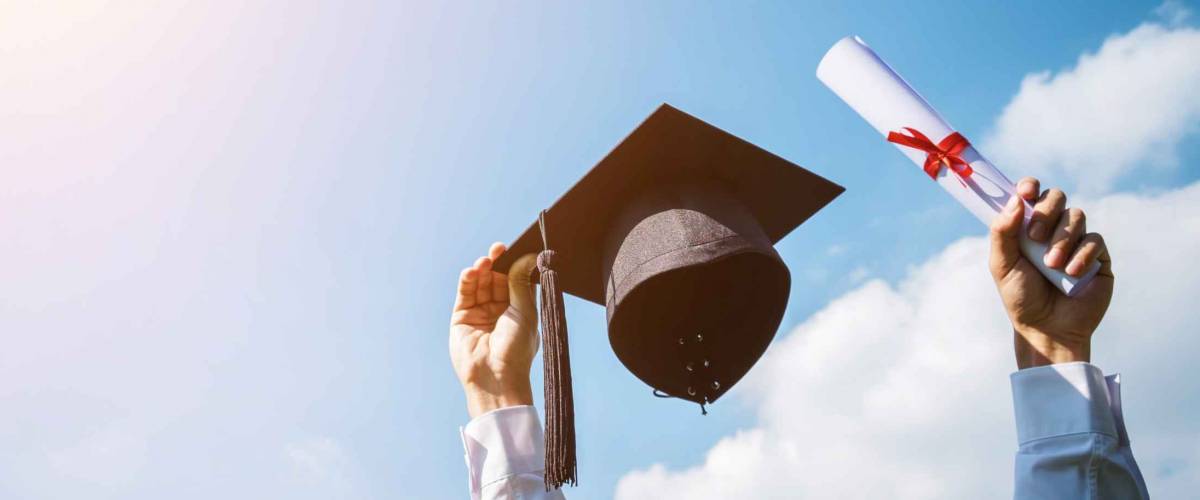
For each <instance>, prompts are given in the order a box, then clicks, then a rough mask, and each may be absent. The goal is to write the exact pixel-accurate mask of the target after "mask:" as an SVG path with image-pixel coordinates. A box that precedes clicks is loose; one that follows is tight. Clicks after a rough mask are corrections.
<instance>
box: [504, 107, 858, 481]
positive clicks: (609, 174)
mask: <svg viewBox="0 0 1200 500" xmlns="http://www.w3.org/2000/svg"><path fill="white" fill-rule="evenodd" d="M842 191H843V188H842V187H841V186H838V185H836V184H834V183H832V182H829V181H828V180H826V179H824V178H822V177H820V176H818V175H816V174H813V173H812V172H809V171H807V170H805V169H803V168H800V167H799V166H797V165H795V164H792V163H791V162H789V161H787V160H784V159H783V158H780V157H778V156H775V155H773V154H771V153H769V152H767V151H765V150H763V149H761V148H759V147H757V146H754V145H753V144H750V143H748V142H746V141H743V140H741V139H739V138H737V137H735V136H733V135H731V134H729V133H726V132H724V131H722V130H720V129H718V128H716V127H713V126H712V125H709V124H707V123H705V122H703V121H701V120H699V119H697V118H695V117H693V116H691V115H688V114H687V113H684V112H682V111H679V110H677V109H675V108H673V107H671V106H669V105H666V104H663V105H662V106H660V107H659V108H658V109H657V110H655V111H654V113H652V114H651V115H650V117H649V118H647V119H646V120H645V121H643V122H642V124H641V125H639V126H638V127H637V128H636V129H634V131H633V132H632V133H630V134H629V136H627V137H626V138H625V139H624V140H623V141H621V143H620V144H618V145H617V147H616V148H614V149H613V150H612V151H611V152H610V153H609V154H608V155H607V156H605V157H604V158H603V159H601V160H600V162H599V163H597V164H596V165H595V167H593V168H592V170H591V171H589V172H588V173H587V174H586V175H584V177H583V178H582V179H580V180H579V182H577V183H576V184H575V185H574V186H573V187H571V189H570V190H568V191H567V192H566V194H564V195H563V196H562V197H561V198H559V199H558V201H556V202H555V203H554V204H553V205H551V206H550V207H549V208H548V209H546V210H543V211H542V212H541V214H540V215H539V217H538V221H537V222H535V223H534V224H533V225H531V226H530V227H529V228H528V229H526V230H525V232H524V233H522V234H521V236H520V237H518V238H517V239H516V241H514V242H513V243H512V245H511V246H509V248H508V250H507V251H506V252H505V253H504V254H503V255H501V256H500V258H499V259H497V260H496V262H495V264H494V269H495V270H496V271H499V272H507V270H508V269H509V267H510V266H511V265H512V264H513V262H514V261H515V260H516V258H517V257H519V256H521V255H525V254H528V253H535V252H540V253H539V255H538V266H537V269H536V271H535V274H537V275H538V276H536V278H538V281H539V282H540V283H541V297H540V298H541V300H540V304H541V305H540V308H541V310H540V312H539V316H541V323H542V342H543V349H542V356H543V364H544V365H545V397H546V487H547V489H549V488H551V487H560V486H562V485H563V484H565V483H571V484H574V483H575V482H576V466H575V431H574V408H573V395H572V392H571V371H570V357H569V352H568V349H567V329H566V323H565V312H564V310H563V302H562V293H563V292H565V293H569V294H571V295H575V296H577V297H579V298H582V299H585V300H588V301H590V302H594V303H596V304H601V305H605V306H606V308H607V312H608V314H607V317H608V337H609V343H610V344H611V345H612V347H613V351H614V352H615V353H616V355H617V358H618V359H620V360H621V362H622V363H623V364H624V365H625V367H626V368H628V369H629V371H631V372H633V374H634V375H636V376H637V377H638V378H639V379H641V380H642V381H644V382H646V383H647V384H649V385H650V386H651V387H653V388H654V390H655V393H656V394H658V393H662V394H664V395H666V396H672V397H677V398H681V399H685V400H689V401H693V402H696V403H699V404H700V405H701V408H702V409H703V405H704V404H706V403H711V402H713V401H716V400H717V399H718V398H720V397H721V395H723V394H724V393H725V392H726V391H728V390H729V389H730V388H731V387H733V385H734V384H735V383H736V382H737V381H738V380H740V379H741V378H742V376H743V375H745V374H746V372H748V371H749V370H750V367H751V366H753V365H754V363H755V362H756V361H757V360H758V358H759V357H760V356H762V354H763V352H764V351H765V350H766V348H767V345H768V344H769V343H770V342H771V339H772V338H773V337H774V336H775V330H776V329H777V328H778V327H779V323H780V321H781V320H782V318H783V313H784V310H785V308H786V307H787V299H788V293H789V289H790V284H791V277H790V275H789V273H788V269H787V266H786V265H784V263H783V260H782V259H781V258H780V257H779V254H778V253H776V252H775V248H774V246H773V245H774V243H775V242H777V241H779V240H780V239H782V238H783V237H784V236H786V235H787V234H788V233H789V232H791V231H792V229H794V228H796V226H798V225H800V224H801V223H803V222H804V221H805V220H807V219H808V218H809V217H810V216H811V215H812V214H814V213H816V212H817V211H818V210H820V209H821V208H822V207H824V206H825V205H826V204H828V203H829V202H830V201H832V200H833V199H834V198H835V197H837V195H839V194H841V192H842Z"/></svg>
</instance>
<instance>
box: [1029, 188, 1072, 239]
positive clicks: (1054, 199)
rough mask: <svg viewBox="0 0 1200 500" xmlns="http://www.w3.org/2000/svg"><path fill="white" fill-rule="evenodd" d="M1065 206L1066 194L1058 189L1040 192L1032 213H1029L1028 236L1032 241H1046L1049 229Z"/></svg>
mask: <svg viewBox="0 0 1200 500" xmlns="http://www.w3.org/2000/svg"><path fill="white" fill-rule="evenodd" d="M1066 207H1067V195H1066V194H1063V192H1062V191H1061V190H1059V189H1049V190H1047V191H1046V192H1044V193H1042V196H1041V198H1039V199H1038V201H1037V204H1035V205H1034V206H1033V213H1031V214H1030V215H1029V238H1030V239H1032V240H1033V241H1046V238H1049V237H1050V229H1051V228H1053V227H1054V223H1055V222H1056V221H1058V218H1059V216H1060V214H1062V211H1063V209H1064V208H1066Z"/></svg>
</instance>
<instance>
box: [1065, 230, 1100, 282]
mask: <svg viewBox="0 0 1200 500" xmlns="http://www.w3.org/2000/svg"><path fill="white" fill-rule="evenodd" d="M1104 253H1105V247H1104V237H1103V236H1100V235H1099V234H1097V233H1088V234H1085V235H1083V239H1082V240H1079V246H1077V247H1076V248H1075V253H1074V254H1072V255H1071V259H1070V261H1068V262H1067V267H1066V269H1065V270H1066V271H1067V274H1069V275H1071V276H1080V275H1082V274H1083V273H1084V271H1086V270H1087V269H1088V268H1090V267H1092V264H1093V263H1095V262H1096V261H1097V259H1099V258H1100V255H1101V254H1104Z"/></svg>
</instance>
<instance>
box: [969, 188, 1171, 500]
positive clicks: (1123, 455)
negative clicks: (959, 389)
mask: <svg viewBox="0 0 1200 500" xmlns="http://www.w3.org/2000/svg"><path fill="white" fill-rule="evenodd" d="M1017 192H1018V194H1019V195H1020V197H1019V198H1018V197H1013V198H1012V200H1010V203H1009V204H1008V206H1007V207H1005V210H1004V212H1003V213H1001V214H1000V215H999V216H997V217H996V219H995V221H994V222H993V223H992V227H991V243H992V250H991V260H990V263H989V267H990V269H991V272H992V277H993V278H994V279H995V281H996V288H997V289H998V290H999V292H1000V298H1001V300H1002V302H1003V303H1004V307H1005V309H1006V310H1007V311H1008V316H1009V319H1010V320H1011V322H1012V326H1013V343H1014V348H1015V352H1016V358H1017V368H1018V370H1017V372H1016V373H1013V374H1012V377H1011V378H1012V387H1013V407H1014V410H1015V412H1016V420H1017V440H1018V443H1019V446H1018V449H1017V456H1016V461H1015V470H1014V472H1015V488H1014V497H1015V498H1018V499H1042V498H1045V499H1065V498H1089V499H1092V498H1095V499H1139V498H1149V495H1148V494H1147V492H1146V485H1145V482H1144V481H1143V479H1142V474H1141V471H1139V470H1138V467H1137V463H1136V462H1134V459H1133V454H1132V452H1131V451H1130V448H1129V437H1128V435H1127V434H1126V432H1125V423H1124V418H1123V415H1122V413H1121V392H1120V379H1119V378H1118V377H1117V376H1115V375H1113V376H1109V377H1105V376H1104V374H1103V373H1102V372H1101V371H1100V369H1099V368H1097V367H1095V366H1093V365H1091V364H1090V361H1091V339H1092V333H1093V332H1094V331H1095V330H1096V327H1097V326H1098V325H1099V324H1100V320H1101V319H1103V318H1104V313H1105V311H1107V310H1108V304H1109V301H1110V300H1111V299H1112V292H1113V271H1112V259H1111V257H1110V256H1109V254H1108V249H1107V247H1106V246H1105V244H1104V238H1102V237H1101V236H1100V235H1099V234H1097V233H1089V232H1087V226H1086V216H1085V214H1084V213H1083V211H1082V210H1080V209H1078V208H1071V209H1067V208H1066V206H1067V197H1066V195H1065V194H1063V192H1062V191H1060V190H1057V189H1050V190H1046V191H1041V189H1040V187H1039V185H1038V181H1037V179H1033V178H1025V179H1022V180H1021V182H1020V183H1018V185H1017ZM1021 199H1024V200H1025V201H1027V202H1029V203H1030V204H1032V205H1033V207H1032V212H1031V213H1030V217H1029V223H1028V224H1025V223H1024V219H1025V210H1026V207H1025V203H1022V202H1021ZM1021 231H1027V232H1028V236H1029V237H1030V238H1033V239H1035V240H1038V241H1043V242H1046V241H1048V242H1050V245H1049V247H1048V250H1047V252H1046V255H1045V256H1043V259H1045V260H1044V262H1045V264H1046V265H1048V266H1050V267H1053V268H1057V269H1063V270H1064V271H1066V273H1067V274H1070V275H1072V276H1078V275H1080V274H1081V273H1083V271H1084V270H1085V269H1087V268H1088V267H1089V266H1090V265H1091V264H1092V263H1093V262H1096V261H1099V262H1100V264H1101V268H1100V272H1099V273H1098V274H1097V275H1096V276H1095V278H1093V279H1092V281H1091V282H1090V283H1088V284H1087V285H1085V287H1084V289H1082V290H1080V291H1079V292H1078V293H1076V294H1075V296H1074V297H1067V296H1065V295H1063V294H1061V293H1059V292H1058V290H1057V289H1055V288H1054V286H1053V285H1051V284H1050V283H1049V282H1047V281H1046V280H1045V278H1043V277H1042V276H1041V275H1040V274H1039V273H1038V271H1037V269H1036V268H1034V267H1033V265H1032V264H1030V262H1029V261H1028V260H1026V259H1025V257H1023V256H1022V255H1021V252H1020V248H1019V236H1020V234H1021V233H1020V232H1021Z"/></svg>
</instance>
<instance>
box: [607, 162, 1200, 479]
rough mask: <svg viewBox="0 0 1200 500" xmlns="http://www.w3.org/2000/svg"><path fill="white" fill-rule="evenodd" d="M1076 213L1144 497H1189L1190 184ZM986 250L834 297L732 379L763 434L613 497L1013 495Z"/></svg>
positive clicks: (1106, 361)
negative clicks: (1088, 249)
mask: <svg viewBox="0 0 1200 500" xmlns="http://www.w3.org/2000/svg"><path fill="white" fill-rule="evenodd" d="M1086 205H1087V206H1089V207H1092V208H1091V209H1090V210H1089V213H1090V214H1091V218H1092V220H1095V221H1098V223H1100V224H1102V225H1103V227H1102V230H1104V231H1105V232H1106V233H1107V237H1108V238H1109V240H1110V245H1111V248H1112V252H1113V254H1114V256H1115V257H1114V258H1115V270H1116V274H1117V281H1118V287H1117V296H1116V298H1115V300H1114V304H1113V306H1112V309H1111V310H1110V312H1109V314H1108V317H1107V318H1106V320H1105V322H1104V324H1103V325H1102V326H1101V331H1099V332H1098V333H1097V338H1096V341H1095V343H1094V347H1093V349H1094V353H1093V356H1094V358H1093V361H1094V362H1096V363H1097V364H1098V365H1100V366H1101V367H1102V368H1107V369H1109V370H1111V371H1117V370H1119V371H1121V372H1123V373H1124V374H1125V377H1124V380H1125V385H1126V387H1125V404H1126V408H1127V410H1126V412H1127V413H1126V415H1127V418H1128V423H1129V425H1130V432H1131V434H1132V439H1133V446H1134V450H1135V453H1136V455H1137V456H1138V458H1139V461H1140V464H1141V465H1142V468H1143V471H1144V472H1145V475H1146V478H1147V480H1148V482H1149V484H1150V488H1151V491H1152V492H1154V493H1155V494H1156V496H1161V497H1163V498H1182V497H1186V496H1188V494H1189V493H1188V492H1191V491H1194V490H1195V488H1196V487H1197V486H1200V452H1198V451H1197V450H1198V449H1200V446H1197V445H1198V444H1200V430H1198V429H1196V428H1195V425H1194V416H1195V414H1196V412H1197V411H1200V379H1198V378H1197V377H1191V376H1186V375H1187V374H1189V371H1188V370H1189V369H1190V368H1188V367H1190V366H1191V360H1190V356H1191V353H1195V352H1198V351H1200V338H1198V337H1196V336H1195V335H1194V333H1195V327H1194V325H1195V324H1196V323H1197V322H1200V312H1198V311H1197V310H1196V309H1195V308H1194V307H1193V306H1192V304H1193V302H1194V297H1195V296H1197V294H1198V293H1200V268H1198V267H1197V266H1195V265H1194V264H1193V263H1194V262H1196V261H1197V260H1200V183H1197V184H1194V185H1192V186H1190V187H1187V188H1184V189H1180V190H1177V191H1173V192H1170V193H1166V194H1162V195H1159V196H1156V197H1143V196H1134V195H1117V196H1110V197H1106V198H1103V199H1099V200H1095V202H1094V203H1087V204H1086ZM986 252H987V245H986V241H985V240H984V239H983V238H978V237H975V238H966V239H963V240H960V241H958V242H956V243H954V244H951V245H950V246H949V247H947V248H946V249H945V250H944V251H942V252H941V253H940V254H938V255H936V256H934V257H932V258H931V259H929V260H928V261H927V262H925V263H924V264H922V265H920V266H918V267H917V268H916V269H915V270H913V271H912V272H911V273H910V275H909V276H907V277H906V278H905V279H904V280H902V281H901V282H900V283H899V284H898V285H895V286H892V285H890V284H888V283H885V282H883V281H879V280H875V281H870V282H868V283H866V284H864V285H862V286H861V287H859V288H858V289H856V290H854V291H852V292H850V293H848V294H846V295H845V296H843V297H841V298H839V299H837V300H835V301H833V302H832V303H830V304H829V305H828V306H827V307H825V308H824V309H823V310H821V311H820V312H818V313H816V314H815V315H813V316H812V317H811V318H810V319H809V320H807V321H806V322H805V323H804V324H802V325H800V326H799V327H798V328H797V329H796V330H795V331H793V332H792V333H791V334H790V335H787V336H786V337H784V338H783V339H782V340H781V341H780V342H778V343H777V344H776V345H775V346H773V347H772V348H771V350H770V351H768V354H767V356H766V357H765V358H764V359H763V361H762V362H761V363H760V366H758V367H756V368H755V369H754V370H753V371H752V372H751V374H750V375H749V377H748V378H747V380H746V381H745V382H744V383H745V384H746V386H745V387H743V388H742V391H743V396H746V397H748V398H749V400H750V401H751V402H752V403H753V404H754V405H756V406H757V410H758V417H759V423H758V425H757V427H755V428H752V429H749V430H744V431H740V432H738V433H736V434H735V435H733V436H728V437H726V438H724V439H722V440H721V441H720V442H718V443H717V444H716V445H715V446H714V447H713V448H712V449H711V450H710V451H709V452H708V455H707V456H706V457H705V460H704V462H703V463H702V464H699V465H696V466H694V467H691V468H688V469H685V470H677V471H676V470H669V469H667V468H665V467H663V466H661V465H654V466H651V467H649V468H648V469H645V470H639V471H634V472H631V473H629V474H627V475H626V476H625V477H624V478H622V480H621V481H620V483H619V485H618V488H617V495H616V496H617V498H620V499H639V498H653V499H656V500H661V499H664V498H688V499H704V498H922V499H925V498H1010V497H1011V491H1012V490H1011V488H1012V486H1011V481H1012V479H1011V470H1012V452H1013V451H1014V450H1015V448H1016V437H1015V433H1014V431H1013V421H1012V416H1011V415H1012V405H1011V400H1010V389H1009V386H1008V378H1007V375H1008V373H1009V372H1010V371H1012V370H1013V369H1014V368H1015V365H1014V362H1013V359H1012V347H1011V345H1012V344H1011V333H1010V329H1009V326H1008V323H1007V321H1006V319H1005V317H1004V315H1003V311H1002V309H1001V306H1000V304H999V301H998V299H997V297H996V292H995V290H994V288H993V285H992V283H991V281H990V279H989V277H988V275H987V271H986V269H985V256H986ZM797 381H800V382H801V383H797ZM1181 408H1182V409H1185V410H1181Z"/></svg>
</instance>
